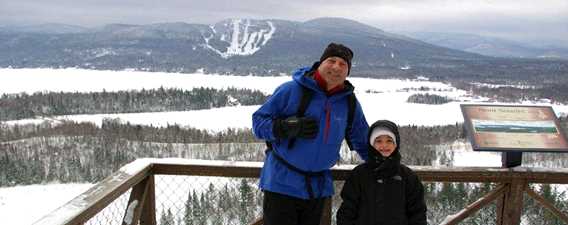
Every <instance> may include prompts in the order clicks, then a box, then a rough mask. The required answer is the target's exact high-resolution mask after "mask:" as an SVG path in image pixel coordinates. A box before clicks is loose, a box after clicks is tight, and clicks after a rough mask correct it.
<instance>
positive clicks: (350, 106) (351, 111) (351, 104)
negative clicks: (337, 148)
mask: <svg viewBox="0 0 568 225" xmlns="http://www.w3.org/2000/svg"><path fill="white" fill-rule="evenodd" d="M356 106H357V97H355V93H351V94H350V95H349V97H348V98H347V126H345V142H347V146H348V147H349V149H351V150H353V144H352V143H351V131H352V130H353V120H354V118H355V107H356Z"/></svg>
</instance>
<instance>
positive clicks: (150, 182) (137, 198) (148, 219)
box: [122, 175, 156, 225]
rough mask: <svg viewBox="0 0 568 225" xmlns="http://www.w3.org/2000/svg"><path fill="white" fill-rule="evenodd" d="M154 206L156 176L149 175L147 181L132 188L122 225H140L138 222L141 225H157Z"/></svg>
mask: <svg viewBox="0 0 568 225" xmlns="http://www.w3.org/2000/svg"><path fill="white" fill-rule="evenodd" d="M154 204H155V203H154V176H153V175H149V176H148V177H146V179H144V180H142V181H141V182H140V183H138V184H136V185H134V187H132V191H131V192H130V197H129V199H128V204H127V205H126V210H125V212H124V216H123V217H122V225H131V224H138V221H140V225H155V224H156V217H155V214H156V212H155V205H154ZM152 215H154V216H152ZM141 218H143V219H141Z"/></svg>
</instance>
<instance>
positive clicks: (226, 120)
mask: <svg viewBox="0 0 568 225" xmlns="http://www.w3.org/2000/svg"><path fill="white" fill-rule="evenodd" d="M288 80H290V77H289V76H282V77H252V76H222V75H204V74H198V73H197V74H176V73H151V72H133V71H92V70H81V69H0V94H9V93H21V92H25V93H30V94H31V93H34V92H38V91H44V92H46V91H64V92H99V91H103V90H106V91H107V92H111V91H118V90H137V89H142V88H145V89H153V88H159V87H164V88H180V89H192V88H194V87H211V88H217V89H223V88H228V87H235V88H249V89H255V90H260V91H262V92H264V93H266V94H270V93H272V91H273V90H274V89H275V88H276V87H277V86H278V85H279V84H281V83H282V82H285V81H288ZM349 80H350V81H351V82H352V83H353V84H354V85H355V87H356V94H357V97H358V99H359V100H360V102H361V104H362V105H363V109H364V111H365V114H366V117H367V120H368V121H369V122H373V121H375V120H378V119H390V120H393V121H395V122H397V123H399V124H400V125H409V124H415V125H427V126H433V125H445V124H455V123H456V122H460V123H461V122H463V117H462V113H461V110H460V104H463V103H484V102H483V101H485V100H486V99H483V98H479V97H475V96H469V95H468V94H467V93H466V91H464V90H458V89H456V88H454V87H452V86H450V85H448V84H444V83H441V82H430V81H426V80H378V79H368V78H350V79H349ZM421 87H427V88H429V89H431V90H430V91H428V92H421V91H418V90H417V89H419V88H421ZM432 90H436V91H432ZM415 93H431V94H437V95H441V96H447V97H449V98H451V99H454V100H456V101H455V102H451V103H448V104H442V105H426V104H412V103H406V99H407V98H408V96H410V95H412V94H415ZM385 104H388V105H390V106H389V107H384V105H385ZM484 104H485V103H484ZM523 104H529V105H550V104H546V103H530V102H525V103H523ZM551 106H552V107H553V109H554V111H555V112H556V114H557V115H560V114H568V107H567V106H565V105H551ZM258 107H259V106H234V107H224V108H214V109H208V110H196V111H184V112H160V113H132V114H112V115H73V116H59V117H54V118H36V119H28V120H19V121H10V122H8V124H21V123H40V122H42V121H45V120H56V121H57V120H62V119H68V120H75V121H90V122H93V123H96V124H100V123H101V121H102V119H103V118H105V117H111V118H120V119H121V120H123V121H128V122H130V123H131V124H147V125H149V124H152V125H154V126H164V125H167V124H180V125H182V126H191V127H195V128H200V129H208V130H211V131H219V130H224V129H226V128H228V127H234V128H250V127H251V125H252V124H251V115H252V113H253V112H254V111H255V110H256V109H257V108H258ZM451 145H454V146H453V147H452V148H453V150H454V161H453V165H454V166H490V167H499V166H500V165H501V161H500V160H501V156H500V154H499V153H490V152H472V151H471V150H470V149H471V147H469V146H467V144H463V143H453V144H451ZM91 186H92V184H49V185H30V186H19V187H11V188H0V218H1V221H2V222H1V223H2V224H11V225H18V224H31V223H32V222H33V221H36V220H37V219H39V218H40V217H41V216H43V215H45V214H47V213H49V212H51V211H53V210H54V209H56V208H57V207H58V206H60V205H62V204H64V203H65V202H67V201H68V200H70V199H72V198H73V197H75V196H77V195H79V194H80V193H82V192H84V191H85V190H87V189H88V188H89V187H91Z"/></svg>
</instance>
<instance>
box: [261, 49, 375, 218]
mask: <svg viewBox="0 0 568 225" xmlns="http://www.w3.org/2000/svg"><path fill="white" fill-rule="evenodd" d="M352 59H353V52H352V51H351V49H349V48H348V47H346V46H344V45H341V44H336V43H330V44H329V45H328V46H327V48H326V49H325V50H324V52H323V54H322V56H321V58H320V61H318V62H316V63H315V64H314V65H313V66H311V67H305V68H300V69H298V70H297V71H296V72H295V73H294V75H293V80H292V81H288V82H286V83H284V84H282V85H280V86H279V87H278V88H277V89H276V90H275V91H274V93H273V95H272V96H271V97H270V98H269V99H268V100H267V101H266V103H264V105H262V106H261V107H260V108H259V109H258V110H257V111H256V112H255V113H254V114H253V132H254V134H255V135H256V137H258V138H260V139H264V140H266V142H267V145H268V149H267V151H266V159H265V162H264V166H263V168H262V171H261V175H260V183H259V186H260V188H261V189H262V190H263V191H264V202H263V210H264V212H263V213H264V224H266V225H279V224H282V225H294V224H297V225H317V224H319V223H320V218H321V215H322V210H323V206H324V201H325V199H326V198H329V197H330V196H332V195H333V180H332V177H331V172H330V168H331V167H333V165H334V164H335V163H336V162H337V161H338V160H339V150H340V147H341V143H342V141H343V139H344V137H345V138H346V139H347V140H348V143H349V144H350V146H353V147H352V150H353V149H355V150H356V151H357V152H358V153H359V155H360V156H361V157H362V158H363V159H364V160H366V159H367V154H368V152H367V130H368V124H367V121H366V120H365V116H364V115H363V111H362V109H361V105H360V104H359V103H358V102H357V101H356V100H355V98H354V95H353V89H354V88H353V85H351V83H349V82H348V81H347V80H346V79H347V76H348V75H349V72H350V70H351V60H352ZM306 93H311V95H310V97H309V101H307V102H304V99H305V97H304V95H305V94H306ZM350 97H353V98H351V99H352V100H350ZM301 102H304V103H301ZM350 102H354V103H351V104H350ZM302 105H303V107H305V112H304V110H298V109H299V108H302ZM350 105H352V106H353V107H351V108H352V109H351V110H350V107H349V106H350ZM348 115H352V117H351V118H352V119H350V118H349V116H348ZM350 120H352V122H351V124H349V121H350Z"/></svg>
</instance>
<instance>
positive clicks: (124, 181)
mask: <svg viewBox="0 0 568 225" xmlns="http://www.w3.org/2000/svg"><path fill="white" fill-rule="evenodd" d="M261 167H262V163H260V162H232V161H206V160H187V159H138V160H136V161H134V162H132V163H130V164H128V165H126V166H124V167H123V168H121V169H120V170H119V171H117V172H115V173H114V174H112V175H111V176H110V177H107V178H106V179H105V180H103V181H101V182H100V183H98V184H96V185H95V186H93V187H92V188H90V189H89V190H87V191H86V192H85V193H83V194H81V195H80V196H78V197H76V198H74V199H73V200H71V201H70V202H68V203H67V204H65V205H63V206H62V207H60V208H58V209H56V210H55V211H53V212H51V213H50V214H48V215H46V216H45V217H43V218H42V219H40V220H39V221H37V222H36V223H34V224H49V225H53V224H73V225H74V224H84V223H85V222H87V221H88V220H89V219H91V218H92V217H93V216H95V215H96V214H97V213H98V212H100V211H101V210H102V209H104V208H105V207H107V206H108V205H109V204H110V203H111V202H113V201H114V200H115V199H116V198H118V197H119V196H121V195H122V194H123V193H125V192H127V191H128V190H131V192H130V197H129V200H128V204H127V207H126V210H125V212H123V213H121V214H122V215H123V217H122V224H141V225H156V210H155V191H154V187H155V186H154V175H187V176H218V177H238V178H257V177H258V175H259V174H260V169H261ZM352 168H353V165H343V166H336V167H334V168H333V169H332V174H333V177H334V179H335V180H345V179H346V178H347V176H348V174H349V172H350V171H351V169H352ZM411 168H412V169H413V170H414V171H415V172H416V173H417V174H418V176H419V177H420V178H421V179H422V181H424V182H467V183H470V182H480V183H487V182H490V183H498V184H499V185H498V186H497V187H496V188H495V189H493V190H492V191H490V192H489V193H487V194H486V195H485V196H483V197H482V198H481V199H479V200H478V201H475V202H473V203H471V204H470V205H468V206H467V207H466V208H464V209H463V210H461V211H460V212H458V213H457V214H454V215H448V216H447V217H446V219H445V220H444V221H443V222H442V223H441V224H445V225H450V224H458V223H459V222H461V221H463V220H464V219H465V218H467V217H469V216H470V215H472V214H474V213H475V212H476V211H477V210H479V209H481V208H482V207H483V206H485V205H487V204H489V203H491V202H493V201H497V217H498V218H497V224H499V225H513V224H514V225H518V224H520V217H521V213H522V206H523V204H522V203H523V193H524V192H526V193H527V194H528V195H529V196H531V197H532V198H534V199H535V200H536V201H537V202H539V203H540V204H541V205H542V206H544V207H545V208H547V209H549V210H550V211H551V212H552V213H554V215H556V216H557V217H558V218H560V219H561V220H562V221H564V222H565V223H566V224H568V216H567V215H566V212H562V211H561V210H559V209H557V208H556V207H554V206H553V205H552V204H551V203H549V202H548V201H546V200H545V199H544V198H543V197H541V196H540V195H538V194H537V193H536V192H535V191H533V190H532V189H531V188H530V187H529V186H528V184H530V183H547V184H568V169H554V170H550V169H542V168H538V169H537V168H524V167H517V168H487V167H420V166H413V167H411ZM331 216H332V215H331V202H330V201H328V202H327V204H326V210H325V213H324V215H323V218H322V225H329V224H331ZM251 223H252V224H262V218H259V219H257V220H256V221H251Z"/></svg>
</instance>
